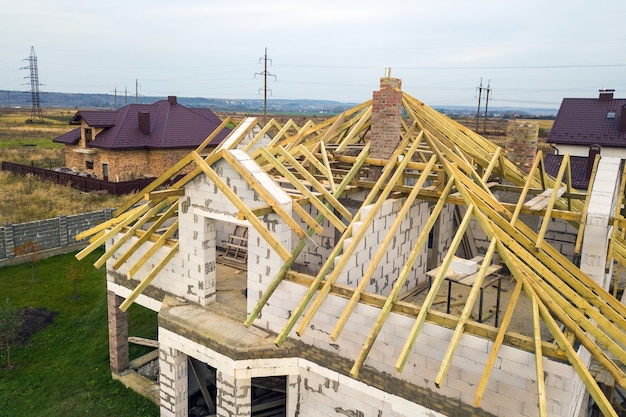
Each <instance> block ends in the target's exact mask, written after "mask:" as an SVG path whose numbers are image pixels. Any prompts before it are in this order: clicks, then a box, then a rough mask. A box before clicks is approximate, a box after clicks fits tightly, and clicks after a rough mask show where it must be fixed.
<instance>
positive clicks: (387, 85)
mask: <svg viewBox="0 0 626 417" xmlns="http://www.w3.org/2000/svg"><path fill="white" fill-rule="evenodd" d="M401 125H402V80H400V79H399V78H391V71H390V69H389V68H387V70H386V72H385V77H383V78H381V79H380V90H379V91H374V95H373V102H372V128H371V131H370V154H369V157H370V158H378V159H389V157H390V156H391V155H392V154H393V152H394V150H395V149H396V147H397V146H398V144H399V143H400V132H401V130H400V128H401ZM372 168H374V167H372ZM380 172H381V170H380V169H373V171H370V176H369V177H370V178H369V179H370V180H372V181H376V179H377V178H378V177H379V176H380Z"/></svg>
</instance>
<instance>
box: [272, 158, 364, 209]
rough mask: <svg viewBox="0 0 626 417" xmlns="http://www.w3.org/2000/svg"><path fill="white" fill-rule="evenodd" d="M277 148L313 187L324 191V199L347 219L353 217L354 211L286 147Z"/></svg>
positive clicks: (321, 191)
mask: <svg viewBox="0 0 626 417" xmlns="http://www.w3.org/2000/svg"><path fill="white" fill-rule="evenodd" d="M277 150H278V153H279V154H280V155H281V156H282V157H283V158H285V159H286V160H287V161H288V162H289V164H290V165H291V167H293V168H295V169H296V171H298V173H299V174H300V175H302V176H303V177H304V179H305V180H306V181H308V182H309V183H310V184H311V185H312V186H313V188H315V189H316V190H317V191H318V192H320V193H322V196H323V197H324V199H325V200H326V201H328V202H329V203H330V204H331V205H332V206H333V208H334V209H336V210H337V211H338V212H339V213H340V214H341V215H342V216H343V217H345V218H346V219H351V218H352V213H350V211H349V210H348V209H347V208H345V207H344V206H343V204H341V203H340V202H339V201H337V199H336V198H335V197H333V195H332V194H331V193H330V191H328V190H327V189H326V187H324V186H323V185H322V184H320V183H319V181H317V180H316V179H315V177H313V175H311V174H310V173H309V172H308V171H307V170H306V169H305V168H304V167H303V166H302V165H301V164H300V163H299V162H298V161H297V160H296V159H295V158H294V157H293V156H292V155H291V154H290V153H289V152H288V151H287V150H286V149H284V148H283V147H282V146H278V147H277Z"/></svg>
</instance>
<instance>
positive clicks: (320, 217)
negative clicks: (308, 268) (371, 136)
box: [244, 144, 369, 327]
mask: <svg viewBox="0 0 626 417" xmlns="http://www.w3.org/2000/svg"><path fill="white" fill-rule="evenodd" d="M368 152H369V144H368V145H367V146H365V147H364V148H363V149H362V150H361V152H360V154H359V156H360V159H359V160H358V161H357V162H356V163H355V164H354V165H353V166H352V168H351V169H350V171H349V172H348V174H347V175H346V176H345V177H344V178H343V180H342V181H341V183H340V184H339V185H338V186H337V189H336V190H335V193H334V195H335V197H337V198H339V197H340V196H341V195H342V194H343V192H344V190H345V189H346V188H347V187H348V184H350V182H351V181H352V178H353V177H354V176H356V175H357V173H358V172H359V170H360V169H361V165H362V164H363V161H364V160H365V157H366V156H367V154H368ZM323 219H324V215H323V214H322V213H320V214H318V216H317V217H316V219H315V221H316V222H317V223H320V222H321V221H322V220H323ZM307 233H308V234H309V235H312V234H313V229H309V230H308V231H307ZM304 245H305V242H304V241H303V240H300V242H298V244H297V245H296V248H295V249H294V251H293V253H292V254H291V258H290V259H289V260H288V261H287V262H285V263H284V264H283V266H281V268H280V270H279V271H278V274H277V275H276V276H275V277H274V279H273V280H272V281H271V282H270V284H269V285H268V287H267V289H266V290H265V291H264V292H263V294H262V295H261V297H260V298H259V301H258V302H257V304H256V305H255V306H254V308H253V309H252V311H251V312H250V314H249V315H248V318H247V319H246V321H245V323H244V324H245V325H246V326H248V327H250V326H251V325H252V323H253V322H254V320H255V319H256V318H257V317H258V315H259V313H260V312H261V309H262V308H263V307H264V306H265V304H266V303H267V301H268V300H269V299H270V297H271V296H272V294H273V293H274V291H276V288H278V285H279V284H280V282H281V281H282V279H283V277H284V276H285V274H286V273H287V271H288V270H289V268H291V266H292V265H293V263H294V262H295V260H296V259H297V258H298V256H300V253H301V252H302V250H303V249H304Z"/></svg>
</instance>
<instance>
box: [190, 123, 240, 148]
mask: <svg viewBox="0 0 626 417" xmlns="http://www.w3.org/2000/svg"><path fill="white" fill-rule="evenodd" d="M232 122H233V119H232V117H230V116H228V117H227V118H226V119H224V120H223V121H222V123H220V125H219V126H218V127H216V128H215V130H214V131H213V132H211V134H210V135H209V136H208V137H207V138H206V139H205V140H203V141H202V143H201V144H200V146H198V147H197V148H196V152H198V153H202V152H204V149H205V148H206V147H207V146H209V144H210V143H211V142H212V141H213V139H215V137H216V136H217V135H219V134H220V132H221V131H222V130H224V129H225V128H226V126H228V125H229V124H230V123H232Z"/></svg>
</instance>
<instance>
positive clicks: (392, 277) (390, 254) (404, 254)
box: [335, 199, 430, 295]
mask: <svg viewBox="0 0 626 417" xmlns="http://www.w3.org/2000/svg"><path fill="white" fill-rule="evenodd" d="M404 202H405V199H388V200H386V201H385V202H384V203H383V204H382V207H381V208H380V210H379V211H378V213H376V215H375V218H374V221H373V222H372V223H371V224H370V225H369V226H368V229H367V231H366V234H365V236H364V238H363V239H361V240H359V241H354V240H353V239H354V238H348V239H346V240H345V241H344V244H343V248H344V252H345V251H346V250H347V249H348V248H349V247H350V246H351V245H356V247H355V250H354V251H353V252H352V255H351V257H350V259H349V260H348V261H347V264H346V266H345V267H344V268H343V269H342V272H341V274H340V275H339V278H338V279H337V283H338V284H345V285H349V286H351V287H356V286H357V285H358V283H359V282H360V280H361V278H362V277H363V275H364V274H365V272H366V270H367V269H368V267H369V266H370V264H371V262H372V259H373V258H374V256H375V255H376V253H377V251H378V249H379V248H380V246H381V244H382V243H383V239H384V238H385V236H386V235H387V233H388V232H389V229H390V228H391V226H392V224H393V222H394V221H395V220H396V219H397V217H398V213H399V212H400V210H401V208H402V205H403V204H404ZM373 209H374V205H369V206H365V207H363V208H362V209H361V221H359V222H355V223H354V224H353V230H352V236H355V235H356V234H357V231H358V229H359V228H361V227H364V226H363V224H364V223H363V220H365V219H366V218H367V217H368V216H369V215H370V212H371V211H372V210H373ZM429 214H430V212H429V210H428V203H426V202H419V201H416V202H415V203H414V204H413V206H412V207H411V208H410V209H409V211H408V212H407V214H406V215H405V216H404V218H403V219H402V223H401V225H400V227H399V228H398V231H397V232H396V234H395V236H394V237H393V240H392V241H391V243H390V245H389V247H388V248H387V250H386V252H385V254H384V255H383V259H382V260H381V262H380V263H379V265H378V267H377V268H376V270H375V272H374V275H373V276H372V278H371V280H370V283H369V284H368V285H367V287H366V291H368V292H371V293H375V294H379V295H388V294H389V293H390V292H391V289H392V288H393V284H394V283H395V281H396V279H397V277H398V275H399V274H400V271H401V270H402V268H403V267H404V265H405V264H406V262H407V258H408V256H409V253H410V252H411V250H412V249H413V246H414V245H415V243H416V242H417V239H418V237H419V233H420V231H421V227H420V226H421V225H422V224H424V222H426V221H427V219H428V216H429ZM353 242H354V243H353ZM426 252H427V247H426V245H424V247H423V248H422V250H421V252H420V254H419V255H418V257H417V259H416V261H415V263H414V264H413V266H412V269H411V271H410V273H409V277H408V279H407V280H406V282H405V284H404V291H408V290H410V289H412V288H415V287H416V286H417V284H418V283H419V282H421V281H423V280H425V279H426ZM342 256H345V255H340V256H338V257H337V258H336V259H335V265H338V263H339V262H340V259H341V257H342Z"/></svg>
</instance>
